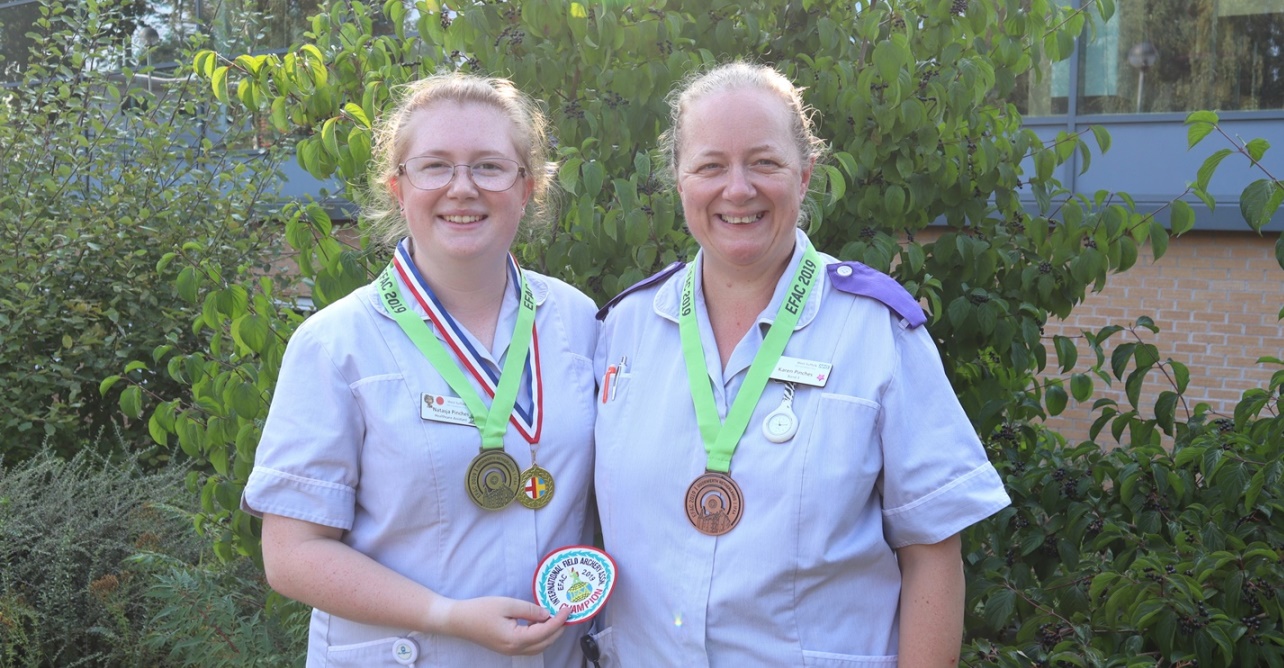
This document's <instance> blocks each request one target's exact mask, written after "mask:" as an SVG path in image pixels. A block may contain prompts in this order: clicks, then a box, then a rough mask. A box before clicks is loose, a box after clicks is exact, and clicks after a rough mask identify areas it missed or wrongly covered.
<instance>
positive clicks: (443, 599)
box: [424, 594, 459, 635]
mask: <svg viewBox="0 0 1284 668" xmlns="http://www.w3.org/2000/svg"><path fill="white" fill-rule="evenodd" d="M458 602H459V601H456V600H455V599H453V598H450V597H448V596H442V595H440V594H433V597H432V599H431V600H430V601H429V602H428V607H427V610H426V611H425V613H424V631H425V632H426V633H430V634H434V635H455V634H454V633H451V631H450V623H451V620H452V619H453V617H454V608H455V604H456V603H458Z"/></svg>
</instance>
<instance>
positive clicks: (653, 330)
mask: <svg viewBox="0 0 1284 668" xmlns="http://www.w3.org/2000/svg"><path fill="white" fill-rule="evenodd" d="M805 243H807V242H806V237H805V236H804V235H803V233H802V232H801V231H800V232H798V245H797V246H796V248H795V252H794V256H793V258H792V260H791V262H790V265H789V267H788V268H787V269H786V270H785V273H784V277H783V278H782V280H781V282H780V284H779V286H778V287H777V289H776V293H775V295H774V297H773V298H772V301H771V303H770V304H769V305H768V306H767V308H766V309H765V310H764V311H763V313H762V315H761V316H760V317H759V320H758V323H759V326H758V327H753V328H751V329H750V330H749V332H748V334H746V336H745V337H744V339H743V340H742V341H740V343H739V344H738V345H737V346H736V348H735V350H734V352H733V353H732V355H731V357H730V359H729V361H728V363H727V368H726V371H725V372H724V371H723V370H722V369H721V368H720V358H719V355H718V354H717V353H716V352H714V351H716V350H717V348H716V345H715V343H714V338H713V333H712V330H711V329H710V328H709V324H708V316H707V310H706V307H705V303H704V298H703V293H702V292H701V290H700V285H699V275H700V274H699V266H700V256H697V258H696V262H695V263H693V264H692V265H691V266H690V267H688V268H686V269H685V270H678V271H676V272H675V273H673V274H672V275H671V276H669V277H667V279H665V280H662V281H655V282H654V283H653V284H651V285H649V286H646V287H644V288H642V289H639V290H637V291H635V292H634V293H633V294H629V295H628V296H627V297H625V298H624V299H622V300H620V301H619V303H618V304H617V305H615V306H614V307H613V309H612V310H610V312H609V315H608V316H607V317H606V318H605V322H604V324H603V328H602V332H601V338H600V340H599V343H598V346H597V355H596V359H595V362H596V370H597V373H598V376H599V378H603V379H604V376H605V373H606V369H607V367H608V365H612V364H617V365H618V363H619V362H620V361H622V360H623V361H625V371H624V372H617V373H616V374H614V378H613V379H612V382H613V383H615V385H616V386H615V388H614V389H613V390H612V391H611V392H603V393H602V396H601V397H599V402H600V403H599V406H598V417H597V426H596V440H597V462H596V468H595V482H596V493H597V501H598V508H599V513H600V515H601V520H602V528H603V535H604V537H605V543H606V549H607V551H608V552H610V553H611V554H612V555H613V556H614V558H615V560H616V563H617V565H618V567H619V579H618V581H617V588H616V590H615V592H614V594H613V595H612V598H611V601H610V602H609V603H608V604H607V607H606V612H605V627H606V628H605V630H603V631H602V632H601V633H599V634H598V635H597V640H598V641H599V645H600V646H601V648H602V651H603V653H604V654H605V655H607V657H608V660H607V661H605V662H604V663H603V665H604V666H605V665H625V666H684V667H697V666H734V667H736V668H744V667H745V666H803V665H806V666H851V667H854V666H887V667H890V666H895V665H896V651H897V641H898V638H897V618H898V615H897V606H898V603H899V596H900V570H899V568H898V566H897V561H896V552H895V550H896V549H897V548H900V547H904V546H906V545H913V544H930V543H935V542H939V541H941V540H943V539H945V538H948V537H949V536H951V535H953V534H955V533H957V532H959V531H960V530H962V529H963V528H965V527H967V526H968V525H970V524H972V523H974V522H976V521H978V520H980V519H983V518H985V517H987V516H988V515H990V514H992V513H994V512H996V511H998V510H999V509H1001V508H1003V507H1004V506H1006V505H1008V503H1009V499H1008V497H1007V494H1006V493H1005V492H1004V490H1003V485H1002V481H1001V480H1000V479H999V476H998V474H997V472H996V471H995V469H994V468H993V467H992V466H991V465H990V463H989V461H988V460H987V459H986V455H985V452H984V449H983V448H982V446H981V443H980V442H979V440H978V439H977V436H976V434H975V432H974V430H973V429H972V426H971V424H970V423H969V422H968V419H967V417H966V415H965V414H964V412H963V410H962V408H961V407H960V406H959V403H958V400H957V399H956V397H955V395H954V393H953V391H952V390H951V388H950V385H949V383H948V382H947V380H946V378H945V375H944V372H943V370H942V367H941V362H940V358H939V356H938V353H937V351H936V347H935V345H934V344H933V342H932V339H931V338H930V337H929V335H928V334H927V332H926V331H925V330H924V329H923V328H922V327H917V326H915V325H917V324H919V323H921V322H922V319H923V316H922V311H921V310H920V309H919V308H918V306H917V304H915V303H914V301H913V300H912V299H911V298H910V297H909V295H908V294H907V293H905V292H904V290H903V289H902V288H900V287H899V286H898V285H896V284H895V283H894V282H893V281H892V280H891V279H890V278H887V277H886V276H882V275H878V274H875V273H874V272H872V270H869V269H868V268H867V267H864V266H863V265H858V264H856V263H841V264H840V263H836V261H835V260H834V259H833V258H831V257H828V256H825V257H824V260H823V262H824V264H825V265H826V271H825V272H822V281H821V282H820V283H818V284H817V286H816V288H815V289H813V291H812V294H811V296H810V298H809V299H808V301H807V303H806V305H805V307H804V309H803V312H802V316H801V319H800V320H799V322H798V324H797V326H796V328H795V331H794V333H793V336H792V337H791V338H790V340H789V344H788V347H787V348H786V349H785V353H784V354H785V356H787V357H794V358H802V359H805V360H812V361H819V362H826V363H829V364H832V365H833V366H832V369H831V370H830V373H829V377H828V379H827V381H826V383H825V385H824V386H823V387H813V386H808V385H803V384H799V385H797V391H796V394H795V395H794V397H793V406H792V408H793V411H794V412H795V414H796V415H797V417H798V419H799V427H798V431H797V433H796V434H795V435H794V436H793V438H792V439H790V440H788V441H786V442H784V443H774V442H771V441H769V440H768V439H767V438H766V437H765V436H764V435H763V432H762V429H761V425H762V423H763V420H764V419H765V418H766V416H767V415H768V414H769V413H771V412H772V411H773V410H775V409H777V408H778V407H779V406H780V405H781V401H782V398H783V395H784V392H785V387H784V386H783V385H782V384H780V383H778V382H771V383H769V384H768V386H767V389H766V390H765V392H764V394H763V396H762V398H761V399H760V400H759V402H758V405H757V407H756V410H755V411H754V414H753V418H752V419H751V420H750V422H749V427H748V429H747V430H746V433H745V435H744V437H743V439H742V440H741V441H740V445H739V447H738V449H737V450H736V452H735V456H734V458H733V459H732V460H731V471H730V474H731V476H732V478H734V479H735V480H736V482H737V483H738V484H739V486H740V488H741V489H742V490H743V493H744V511H743V517H742V519H741V520H740V524H739V525H738V526H737V527H735V528H734V529H733V530H731V531H730V532H729V533H727V534H725V535H722V536H716V537H715V536H707V535H704V534H701V533H699V532H698V531H696V530H695V528H693V527H692V526H691V524H690V522H689V521H688V520H687V517H686V514H685V510H684V508H685V506H684V495H685V492H686V490H687V486H688V485H689V484H690V483H691V482H692V481H693V480H694V479H695V478H696V477H697V476H699V475H700V474H701V473H703V472H704V470H705V462H706V453H705V450H704V447H703V444H702V442H701V439H700V431H699V428H698V426H697V424H696V416H695V410H694V408H693V407H692V402H691V395H690V392H689V390H688V380H687V372H686V369H685V367H684V362H683V359H682V355H681V352H680V351H681V343H680V340H679V333H678V307H679V301H680V294H681V287H682V281H683V280H684V278H685V271H696V272H697V273H696V313H697V316H698V322H699V326H700V336H701V339H702V341H703V343H704V346H705V350H706V351H708V352H707V353H706V359H707V371H708V374H709V377H710V378H711V379H712V387H713V394H714V397H715V401H716V403H717V406H718V410H719V413H720V416H721V417H722V419H724V420H725V418H726V412H727V409H728V406H729V405H730V404H731V403H732V402H733V401H734V400H735V397H736V394H737V392H738V391H739V389H740V385H741V384H742V383H743V381H744V379H745V376H746V373H747V371H748V368H749V366H750V364H751V363H752V361H753V356H754V354H755V353H756V352H757V351H758V348H759V347H760V345H761V344H762V341H763V337H764V336H765V333H766V330H767V327H768V326H769V325H770V323H771V321H772V319H773V318H774V317H775V313H776V311H777V309H778V308H779V306H780V304H781V302H782V300H783V299H784V298H785V294H786V292H787V290H788V286H789V277H791V276H792V275H793V272H794V269H795V268H796V267H797V265H798V263H799V262H800V260H801V257H802V251H801V248H802V245H803V244H805ZM858 272H859V273H858ZM859 293H867V294H872V295H874V296H875V297H877V298H870V297H866V296H861V295H860V294H859ZM880 299H881V300H885V301H889V302H890V303H891V304H892V305H893V306H895V307H896V308H899V309H900V310H901V311H902V313H898V312H897V311H896V310H895V309H893V308H889V305H888V304H885V303H884V301H880Z"/></svg>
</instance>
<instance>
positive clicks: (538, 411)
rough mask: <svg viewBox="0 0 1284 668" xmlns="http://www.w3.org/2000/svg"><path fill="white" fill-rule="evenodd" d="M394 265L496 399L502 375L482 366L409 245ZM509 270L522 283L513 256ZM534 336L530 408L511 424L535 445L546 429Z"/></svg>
mask: <svg viewBox="0 0 1284 668" xmlns="http://www.w3.org/2000/svg"><path fill="white" fill-rule="evenodd" d="M393 263H394V265H395V266H396V269H397V273H398V274H400V275H401V280H402V282H403V283H405V284H406V285H408V286H410V293H411V294H412V295H414V297H415V300H416V301H418V302H419V306H420V307H421V308H423V310H424V312H425V313H427V314H428V319H429V320H431V321H432V324H433V326H434V327H436V328H437V330H438V331H439V332H441V334H442V338H444V339H445V340H446V344H447V345H448V346H449V347H450V349H451V351H453V352H454V354H455V357H457V358H458V359H459V361H460V362H461V363H462V364H463V366H464V369H466V370H467V371H468V372H469V373H470V374H472V376H473V378H476V379H477V382H478V383H479V384H481V386H482V387H483V388H485V390H486V393H487V394H489V395H490V396H491V397H494V396H495V392H496V390H497V389H498V387H499V380H500V374H497V373H496V372H495V371H494V370H492V369H491V367H490V366H489V365H487V364H485V363H483V362H482V359H481V355H479V354H478V353H477V350H476V349H475V348H474V347H473V345H472V343H471V342H470V341H469V338H468V336H466V335H465V334H464V331H463V328H462V327H460V326H459V324H458V323H456V322H455V319H454V318H452V317H450V313H448V312H447V311H446V308H445V307H444V306H442V305H441V302H439V301H437V295H435V294H433V291H432V288H430V287H428V282H427V281H425V280H423V277H422V276H420V275H419V270H418V269H417V268H416V267H415V263H414V261H413V260H411V257H410V247H409V245H408V242H407V241H402V242H401V243H400V244H398V245H397V252H396V254H395V255H394V256H393ZM508 269H509V275H510V276H511V277H512V280H513V284H514V285H517V284H519V283H520V282H521V281H522V277H521V275H520V272H519V271H518V268H517V261H516V260H514V259H513V257H512V256H511V255H509V257H508ZM532 308H533V307H532ZM531 336H532V343H531V345H532V349H533V350H534V354H533V355H530V356H529V357H527V358H526V371H527V373H529V374H530V378H531V383H530V395H531V408H530V410H529V411H527V410H526V409H524V408H522V406H521V405H520V404H515V405H514V406H513V413H512V416H511V418H510V421H511V422H512V424H513V426H514V427H516V428H517V431H518V433H520V434H521V435H522V437H523V438H525V439H526V442H528V443H530V444H532V445H534V444H535V443H538V442H539V439H540V432H541V431H542V428H543V425H544V415H543V412H544V411H543V408H544V392H543V389H544V384H543V382H542V381H543V369H542V367H541V365H540V354H539V332H538V329H536V330H533V331H532V334H531Z"/></svg>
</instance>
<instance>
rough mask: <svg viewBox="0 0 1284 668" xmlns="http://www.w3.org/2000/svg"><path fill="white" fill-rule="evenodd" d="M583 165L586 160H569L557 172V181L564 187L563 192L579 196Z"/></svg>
mask: <svg viewBox="0 0 1284 668" xmlns="http://www.w3.org/2000/svg"><path fill="white" fill-rule="evenodd" d="M582 164H584V160H582V159H581V158H568V159H567V160H566V162H563V163H562V166H561V168H560V169H558V170H557V181H558V183H560V184H561V185H562V190H565V191H566V192H568V193H570V194H572V195H578V194H579V193H578V192H576V189H577V187H578V186H579V183H580V165H582Z"/></svg>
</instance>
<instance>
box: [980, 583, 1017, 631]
mask: <svg viewBox="0 0 1284 668" xmlns="http://www.w3.org/2000/svg"><path fill="white" fill-rule="evenodd" d="M1015 609H1016V592H1015V591H1013V590H1011V589H1000V590H998V591H996V592H995V593H994V595H992V596H990V598H988V599H986V601H985V623H986V624H987V625H988V626H989V627H990V628H992V629H1001V628H1003V627H1004V626H1005V625H1006V624H1007V623H1008V619H1010V618H1011V617H1012V612H1013V611H1014V610H1015Z"/></svg>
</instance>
